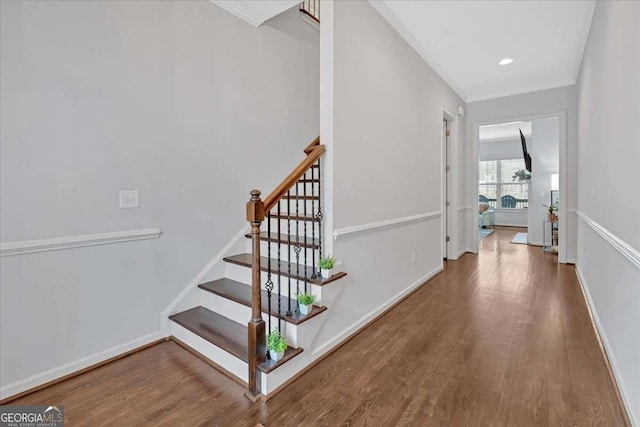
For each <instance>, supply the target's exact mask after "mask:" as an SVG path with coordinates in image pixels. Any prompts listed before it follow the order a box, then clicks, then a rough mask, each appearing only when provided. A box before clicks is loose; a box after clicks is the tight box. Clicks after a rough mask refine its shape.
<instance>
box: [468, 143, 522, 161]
mask: <svg viewBox="0 0 640 427" xmlns="http://www.w3.org/2000/svg"><path fill="white" fill-rule="evenodd" d="M520 158H522V145H521V144H520V140H519V139H508V140H504V141H482V142H480V144H479V145H478V160H479V161H483V160H511V159H520Z"/></svg>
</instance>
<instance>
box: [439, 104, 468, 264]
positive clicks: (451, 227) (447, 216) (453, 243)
mask: <svg viewBox="0 0 640 427" xmlns="http://www.w3.org/2000/svg"><path fill="white" fill-rule="evenodd" d="M442 120H447V122H448V123H449V176H448V179H447V175H446V174H447V171H446V166H447V165H446V160H447V159H446V154H447V152H446V147H445V144H446V138H441V140H442V141H441V143H440V158H441V161H440V166H441V167H440V177H441V185H440V194H441V197H440V199H441V200H440V211H441V212H442V214H441V239H442V240H441V245H440V246H441V252H442V253H441V258H443V259H450V260H456V259H458V258H459V257H460V255H461V254H460V252H459V249H458V248H459V244H458V236H459V233H458V223H459V221H458V197H459V191H458V190H459V185H458V182H459V177H458V170H459V169H458V142H459V136H460V129H459V127H460V120H459V117H458V115H457V114H456V113H454V112H453V111H452V110H451V109H449V108H447V107H445V106H444V105H443V106H442ZM443 136H444V135H443ZM445 185H447V187H445ZM446 190H448V191H446ZM447 193H448V194H449V206H447V203H446V202H447V200H446V196H447ZM447 226H448V227H447ZM447 229H448V233H449V242H446V241H445V240H446V236H447V234H446V233H447ZM445 245H446V246H445ZM463 253H464V251H463Z"/></svg>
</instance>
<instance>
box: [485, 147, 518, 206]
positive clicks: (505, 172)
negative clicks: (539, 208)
mask: <svg viewBox="0 0 640 427" xmlns="http://www.w3.org/2000/svg"><path fill="white" fill-rule="evenodd" d="M521 169H524V160H522V159H515V160H489V161H485V162H480V164H479V167H478V172H479V180H478V194H479V201H480V202H485V203H489V204H490V205H491V206H493V207H496V208H499V209H514V208H516V209H526V208H527V206H528V204H529V194H528V190H529V186H528V185H527V184H526V183H524V182H519V181H518V180H517V179H516V180H515V181H514V180H513V175H514V174H515V173H516V172H517V171H519V170H521Z"/></svg>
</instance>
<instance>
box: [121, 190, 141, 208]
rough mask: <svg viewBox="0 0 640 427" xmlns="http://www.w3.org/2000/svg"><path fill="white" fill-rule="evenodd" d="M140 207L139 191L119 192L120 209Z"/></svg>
mask: <svg viewBox="0 0 640 427" xmlns="http://www.w3.org/2000/svg"><path fill="white" fill-rule="evenodd" d="M139 206H140V191H138V190H121V191H120V209H127V208H137V207H139Z"/></svg>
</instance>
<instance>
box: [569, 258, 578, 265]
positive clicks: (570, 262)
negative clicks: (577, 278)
mask: <svg viewBox="0 0 640 427" xmlns="http://www.w3.org/2000/svg"><path fill="white" fill-rule="evenodd" d="M575 263H576V259H575V258H567V264H574V265H575Z"/></svg>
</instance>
